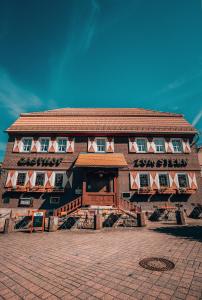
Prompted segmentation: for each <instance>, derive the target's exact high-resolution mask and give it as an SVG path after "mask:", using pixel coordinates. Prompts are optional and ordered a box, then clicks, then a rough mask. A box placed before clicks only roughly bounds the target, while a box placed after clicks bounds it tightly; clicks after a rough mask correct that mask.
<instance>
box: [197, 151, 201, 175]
mask: <svg viewBox="0 0 202 300" xmlns="http://www.w3.org/2000/svg"><path fill="white" fill-rule="evenodd" d="M198 160H199V165H200V168H201V176H202V146H199V147H198Z"/></svg>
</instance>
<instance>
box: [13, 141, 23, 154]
mask: <svg viewBox="0 0 202 300" xmlns="http://www.w3.org/2000/svg"><path fill="white" fill-rule="evenodd" d="M21 145H22V141H21V139H19V138H16V139H15V142H14V146H13V152H16V153H17V152H20V150H21V149H20V148H21Z"/></svg>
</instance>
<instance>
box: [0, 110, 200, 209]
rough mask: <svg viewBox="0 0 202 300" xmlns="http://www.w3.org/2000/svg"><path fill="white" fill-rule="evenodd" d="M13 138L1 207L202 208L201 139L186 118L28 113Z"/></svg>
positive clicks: (11, 129)
mask: <svg viewBox="0 0 202 300" xmlns="http://www.w3.org/2000/svg"><path fill="white" fill-rule="evenodd" d="M7 133H8V144H7V149H6V154H5V158H4V161H3V165H2V167H3V169H4V172H3V173H2V176H1V200H0V207H3V208H25V207H26V208H38V209H46V210H47V211H48V212H49V213H50V214H52V213H54V210H55V209H60V210H61V211H62V210H65V211H67V212H68V211H69V212H71V211H73V209H75V208H76V207H80V206H82V207H91V208H92V207H95V208H96V207H106V206H107V207H111V206H112V207H116V206H117V205H118V204H119V203H120V201H122V202H123V203H124V201H125V203H133V204H135V205H137V206H141V207H142V209H143V210H151V211H152V210H154V208H155V207H163V206H165V205H166V206H167V205H170V206H175V205H176V206H177V205H179V204H180V205H181V206H183V207H184V208H186V209H189V210H191V208H193V206H197V205H200V204H202V188H201V177H200V166H199V162H198V153H197V148H196V145H195V144H194V140H195V136H196V135H197V131H196V130H195V128H193V127H192V126H191V125H190V124H189V123H188V122H187V121H186V120H185V119H184V117H183V116H182V115H180V114H173V113H163V112H157V111H152V110H145V109H136V108H130V109H127V108H123V109H121V108H117V109H116V108H114V109H111V108H106V109H104V108H103V109H101V108H99V109H93V108H92V109H78V108H76V109H73V108H67V109H56V110H51V111H45V112H36V113H23V114H21V115H20V117H19V118H18V119H17V120H16V122H14V124H12V125H11V126H10V127H9V128H8V129H7Z"/></svg>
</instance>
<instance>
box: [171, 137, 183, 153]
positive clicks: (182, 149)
mask: <svg viewBox="0 0 202 300" xmlns="http://www.w3.org/2000/svg"><path fill="white" fill-rule="evenodd" d="M173 140H179V141H180V142H181V146H182V151H175V149H174V147H173ZM171 144H172V149H173V153H183V152H184V150H183V142H182V139H181V138H172V139H171Z"/></svg>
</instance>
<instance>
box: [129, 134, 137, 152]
mask: <svg viewBox="0 0 202 300" xmlns="http://www.w3.org/2000/svg"><path fill="white" fill-rule="evenodd" d="M136 149H137V146H136V141H135V138H134V137H130V138H129V152H131V153H135V152H137V150H136Z"/></svg>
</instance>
